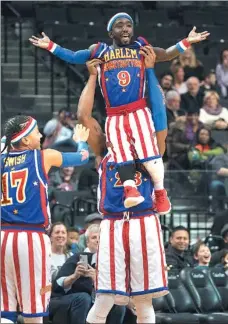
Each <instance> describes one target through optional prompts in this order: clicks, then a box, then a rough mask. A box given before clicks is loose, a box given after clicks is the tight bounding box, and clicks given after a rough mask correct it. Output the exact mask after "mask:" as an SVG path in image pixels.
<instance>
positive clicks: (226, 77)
mask: <svg viewBox="0 0 228 324" xmlns="http://www.w3.org/2000/svg"><path fill="white" fill-rule="evenodd" d="M216 78H217V82H218V85H219V87H220V89H221V94H222V96H223V98H227V97H228V49H224V50H223V51H222V52H221V54H220V63H219V64H218V65H217V66H216Z"/></svg>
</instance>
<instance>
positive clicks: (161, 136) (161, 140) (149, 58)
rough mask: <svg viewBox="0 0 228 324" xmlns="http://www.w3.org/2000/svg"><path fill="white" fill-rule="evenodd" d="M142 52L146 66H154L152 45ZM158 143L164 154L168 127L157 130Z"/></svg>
mask: <svg viewBox="0 0 228 324" xmlns="http://www.w3.org/2000/svg"><path fill="white" fill-rule="evenodd" d="M140 54H141V55H143V56H144V64H145V68H146V69H149V68H154V65H155V61H156V54H155V52H154V50H153V48H152V47H151V46H144V47H143V48H142V49H141V50H140ZM156 137H157V143H158V148H159V152H160V154H161V155H162V156H163V155H164V153H165V150H166V142H165V141H166V137H167V128H166V129H163V130H161V131H157V132H156Z"/></svg>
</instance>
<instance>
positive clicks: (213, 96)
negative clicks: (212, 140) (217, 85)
mask: <svg viewBox="0 0 228 324" xmlns="http://www.w3.org/2000/svg"><path fill="white" fill-rule="evenodd" d="M199 120H200V121H201V122H202V123H203V124H205V125H208V126H210V127H211V128H213V129H227V128H228V110H227V108H224V107H222V106H221V105H220V104H219V95H218V93H217V92H215V91H208V92H206V94H205V96H204V99H203V107H202V108H201V109H200V115H199Z"/></svg>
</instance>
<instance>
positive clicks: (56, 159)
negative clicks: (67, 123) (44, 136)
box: [43, 124, 89, 173]
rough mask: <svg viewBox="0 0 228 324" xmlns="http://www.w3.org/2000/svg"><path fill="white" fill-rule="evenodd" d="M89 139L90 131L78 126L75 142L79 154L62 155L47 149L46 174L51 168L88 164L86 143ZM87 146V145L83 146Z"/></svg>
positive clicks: (45, 159)
mask: <svg viewBox="0 0 228 324" xmlns="http://www.w3.org/2000/svg"><path fill="white" fill-rule="evenodd" d="M88 137H89V129H87V128H85V127H84V126H82V125H80V124H77V125H76V127H75V129H74V135H73V140H74V141H75V142H76V143H78V145H79V148H78V152H74V153H61V152H59V151H56V150H53V149H46V150H44V151H43V154H44V168H45V171H46V173H48V172H49V170H50V169H51V167H53V166H55V167H67V166H77V165H82V164H85V163H87V162H88V157H89V153H88V147H87V144H86V141H87V139H88ZM83 144H85V145H83Z"/></svg>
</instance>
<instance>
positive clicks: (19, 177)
mask: <svg viewBox="0 0 228 324" xmlns="http://www.w3.org/2000/svg"><path fill="white" fill-rule="evenodd" d="M27 179H28V169H27V168H26V169H22V170H19V171H11V172H10V173H8V172H7V173H4V174H3V175H2V199H1V206H9V205H13V204H14V203H15V202H14V201H13V199H12V197H10V191H11V190H10V189H11V188H15V187H16V188H17V191H16V202H17V203H20V204H22V203H23V202H24V201H25V200H26V195H25V187H26V183H27ZM9 184H10V186H9Z"/></svg>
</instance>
